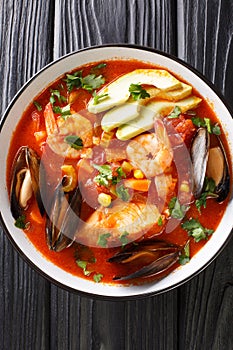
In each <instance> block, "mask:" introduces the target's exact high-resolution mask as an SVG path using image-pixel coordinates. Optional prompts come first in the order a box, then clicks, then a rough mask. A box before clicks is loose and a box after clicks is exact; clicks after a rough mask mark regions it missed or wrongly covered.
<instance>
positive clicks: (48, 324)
mask: <svg viewBox="0 0 233 350" xmlns="http://www.w3.org/2000/svg"><path fill="white" fill-rule="evenodd" d="M232 7H233V3H232V1H231V0H225V1H224V0H221V1H218V0H207V1H203V0H177V1H166V0H146V1H144V0H79V1H77V0H67V1H63V0H50V1H49V0H47V1H44V0H37V1H36V2H34V1H29V0H21V1H20V0H2V1H1V2H0V47H1V48H2V49H1V50H0V77H1V79H0V89H1V91H2V94H1V104H0V114H2V112H3V111H4V109H5V108H6V106H7V104H8V103H9V101H10V99H11V98H12V97H13V95H14V94H15V93H16V91H18V89H19V88H20V87H21V86H22V85H23V84H24V83H25V81H26V80H27V79H28V78H30V77H31V76H32V75H33V74H34V73H35V72H36V71H38V70H39V69H40V68H42V67H43V66H45V65H46V64H47V63H48V62H50V61H52V60H53V59H56V58H58V57H60V56H62V55H64V54H67V53H69V52H71V51H74V50H77V49H81V48H84V47H88V46H92V45H99V44H106V43H131V44H139V45H146V46H150V47H154V48H156V49H160V50H163V51H166V52H169V53H171V54H174V55H176V54H177V55H178V56H179V57H180V58H182V59H184V60H185V61H186V62H188V63H190V64H191V65H192V66H194V67H195V68H196V69H198V70H199V71H200V72H202V73H204V74H205V75H206V77H207V78H208V79H210V80H211V81H212V82H214V83H215V84H216V86H217V87H218V88H219V90H220V91H221V92H222V93H223V94H224V95H225V97H226V98H227V100H228V102H229V103H230V104H231V105H232V106H233V102H232V82H233V44H232V37H233V35H232V34H233V17H232V13H233V11H232V10H233V9H232ZM210 38H211V39H210ZM232 251H233V240H231V241H230V242H229V244H228V245H227V247H226V248H225V249H224V250H223V252H222V253H221V254H220V255H219V257H218V258H217V259H216V260H215V261H214V262H213V263H212V264H211V265H210V266H209V267H208V268H207V269H206V270H205V271H203V272H202V273H201V274H199V275H198V276H197V277H195V278H193V279H192V280H191V281H190V282H188V283H186V284H185V285H183V286H181V287H179V288H177V289H175V290H172V291H170V292H167V293H165V294H163V295H159V296H155V297H150V298H147V299H142V300H135V301H125V302H123V301H122V302H120V301H118V302H113V301H100V300H93V299H91V298H87V297H81V296H79V295H78V294H73V293H69V292H67V291H64V290H62V289H60V288H58V287H56V286H54V285H50V283H49V282H46V281H45V280H44V279H43V278H41V277H40V276H39V275H38V274H37V273H36V272H34V271H32V270H31V268H29V267H28V265H27V264H26V263H24V262H23V261H22V259H21V258H20V257H19V256H18V254H17V253H16V252H15V251H14V250H13V248H12V247H11V244H10V243H9V242H8V240H7V239H6V237H5V236H4V234H3V232H2V230H1V231H0V281H1V283H0V301H1V302H0V322H1V326H0V339H1V341H0V349H4V350H5V349H9V350H13V349H14V350H15V349H16V350H17V349H20V350H21V349H23V350H24V349H25V350H30V349H33V350H34V349H36V350H37V349H40V350H44V349H45V350H47V349H51V350H62V349H71V350H73V349H74V350H118V349H119V350H131V349H132V350H151V349H152V350H153V349H155V350H171V349H172V350H176V349H178V350H184V349H185V350H199V349H205V350H210V349H211V350H230V349H232V348H233V336H232V334H233V329H232V324H233V322H232V321H233V316H232V315H233V254H232ZM13 333H14V334H15V336H14V337H12V334H13Z"/></svg>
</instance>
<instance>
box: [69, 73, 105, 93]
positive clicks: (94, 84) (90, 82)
mask: <svg viewBox="0 0 233 350" xmlns="http://www.w3.org/2000/svg"><path fill="white" fill-rule="evenodd" d="M65 82H66V86H67V90H68V92H71V91H72V90H73V89H74V88H83V89H85V90H87V91H93V90H95V89H98V88H99V87H100V86H101V85H103V84H104V83H105V79H104V77H103V76H102V75H98V76H96V75H95V74H88V75H86V76H85V77H82V71H77V72H75V73H74V74H66V79H65Z"/></svg>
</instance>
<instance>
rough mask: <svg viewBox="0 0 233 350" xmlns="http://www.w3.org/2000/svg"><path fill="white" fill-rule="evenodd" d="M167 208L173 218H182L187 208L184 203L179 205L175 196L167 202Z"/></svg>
mask: <svg viewBox="0 0 233 350" xmlns="http://www.w3.org/2000/svg"><path fill="white" fill-rule="evenodd" d="M168 208H169V211H170V215H171V217H172V218H174V219H183V217H184V215H185V213H186V211H187V210H188V209H189V207H188V206H186V205H181V204H180V202H179V200H178V198H177V197H173V198H172V199H171V200H170V202H169V204H168Z"/></svg>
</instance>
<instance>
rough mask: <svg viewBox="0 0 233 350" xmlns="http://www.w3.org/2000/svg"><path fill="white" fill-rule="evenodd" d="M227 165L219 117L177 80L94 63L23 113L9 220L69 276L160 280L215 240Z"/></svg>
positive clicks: (13, 157)
mask: <svg viewBox="0 0 233 350" xmlns="http://www.w3.org/2000/svg"><path fill="white" fill-rule="evenodd" d="M228 158H229V156H228V148H227V143H226V139H225V136H224V134H223V132H222V128H221V124H220V123H219V120H218V119H217V117H216V116H215V114H214V111H213V110H212V109H211V107H210V105H209V104H208V103H207V101H206V100H204V99H203V97H202V96H200V94H199V93H198V91H196V90H195V89H194V88H193V87H192V86H191V85H190V84H187V83H186V82H185V81H183V80H182V77H179V76H176V75H175V74H174V73H173V72H169V71H168V70H167V69H164V68H161V67H158V66H155V65H153V64H149V63H145V62H140V61H137V60H132V59H131V60H120V59H112V60H105V61H103V62H96V63H91V64H87V65H85V66H82V67H78V68H77V69H75V70H74V71H71V72H67V73H66V74H65V75H64V76H62V77H60V78H59V79H58V80H57V81H55V82H54V83H52V84H51V85H50V86H48V87H45V89H44V91H42V92H40V91H38V95H37V96H36V97H35V98H34V100H33V101H32V102H31V104H30V105H29V106H28V108H27V110H26V111H25V112H24V113H23V115H22V117H21V119H20V122H19V123H18V125H17V128H16V130H15V131H14V134H13V137H12V140H11V146H10V150H9V155H8V163H7V183H8V189H9V196H10V204H11V212H12V215H13V217H14V219H15V225H16V226H17V227H18V228H19V229H22V230H24V232H25V235H26V236H27V237H28V239H29V240H30V241H31V242H32V243H33V245H34V246H35V247H36V248H37V249H38V250H39V251H40V252H41V253H42V254H43V256H45V257H46V258H47V259H48V260H50V261H52V262H53V263H54V264H56V265H57V266H59V267H61V268H62V269H64V270H65V271H68V272H70V273H71V274H73V275H77V276H79V277H81V278H84V279H88V280H92V281H95V282H96V283H102V282H104V283H110V284H112V283H114V284H119V283H120V284H129V283H130V284H132V283H133V284H141V283H145V282H149V281H154V280H159V279H161V278H163V277H164V276H166V275H168V274H169V273H171V271H173V270H174V269H175V268H177V267H179V266H180V265H184V264H188V263H189V261H190V259H192V257H193V256H194V255H195V254H196V253H197V252H198V251H199V250H200V249H201V248H202V247H203V245H204V244H205V243H206V242H207V241H208V240H209V239H211V236H212V235H213V234H214V231H215V230H216V228H217V226H218V224H219V223H220V221H221V218H222V216H223V214H224V211H225V209H226V206H227V203H228V194H229V188H230V175H231V174H230V171H229V165H228V164H229V159H228ZM213 213H214V215H213Z"/></svg>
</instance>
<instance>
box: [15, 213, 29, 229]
mask: <svg viewBox="0 0 233 350" xmlns="http://www.w3.org/2000/svg"><path fill="white" fill-rule="evenodd" d="M28 224H29V223H27V222H26V216H25V215H20V216H19V217H18V218H17V219H16V221H15V226H16V227H18V228H21V229H25V228H27V226H28Z"/></svg>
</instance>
